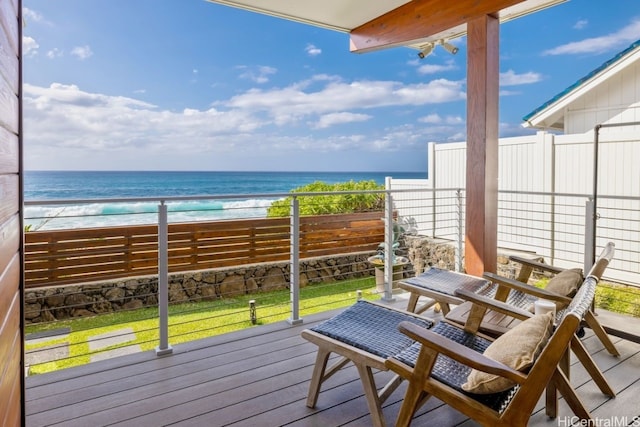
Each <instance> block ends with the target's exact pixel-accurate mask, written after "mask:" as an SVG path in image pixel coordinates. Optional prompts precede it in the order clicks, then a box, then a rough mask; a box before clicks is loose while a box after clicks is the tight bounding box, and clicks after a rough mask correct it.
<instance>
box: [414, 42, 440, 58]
mask: <svg viewBox="0 0 640 427" xmlns="http://www.w3.org/2000/svg"><path fill="white" fill-rule="evenodd" d="M435 47H436V46H435V45H434V44H433V43H429V44H428V45H427V47H425V48H424V49H422V50H421V51H420V52H418V57H419V58H420V59H423V58H424V57H425V56H428V55H429V54H430V53H431V52H433V49H434V48H435Z"/></svg>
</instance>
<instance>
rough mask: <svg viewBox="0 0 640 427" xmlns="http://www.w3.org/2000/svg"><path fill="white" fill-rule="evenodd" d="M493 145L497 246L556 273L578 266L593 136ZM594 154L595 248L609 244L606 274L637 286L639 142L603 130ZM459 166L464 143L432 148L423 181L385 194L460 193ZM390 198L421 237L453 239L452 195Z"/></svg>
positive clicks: (633, 134) (400, 183)
mask: <svg viewBox="0 0 640 427" xmlns="http://www.w3.org/2000/svg"><path fill="white" fill-rule="evenodd" d="M499 144H500V146H499V156H500V159H499V180H500V182H499V190H500V191H501V193H500V196H499V197H500V200H499V204H498V206H499V213H498V215H499V225H498V245H499V246H500V247H503V248H513V249H523V250H530V251H535V252H537V253H538V254H540V255H543V256H545V257H546V258H547V259H549V260H551V261H552V262H553V261H557V262H556V263H557V264H558V265H561V266H563V265H564V266H570V265H573V266H575V264H578V265H580V264H581V262H582V259H583V258H582V257H583V254H584V232H585V203H586V201H587V200H588V198H589V196H591V195H592V194H593V185H594V181H593V180H594V176H595V174H594V133H593V132H587V133H583V134H579V135H553V134H549V133H546V132H538V133H537V134H536V135H532V136H528V137H518V138H505V139H501V140H500V142H499ZM598 154H599V167H598V189H597V191H598V214H599V215H600V220H598V231H597V236H598V245H603V244H604V243H605V242H606V241H608V240H613V241H614V242H615V243H616V247H617V254H618V255H619V256H616V260H615V262H614V265H615V263H618V266H619V267H618V268H617V269H616V268H614V269H612V271H615V270H621V271H622V270H626V271H627V273H625V274H622V272H620V275H619V277H616V278H618V279H620V280H624V281H630V282H632V283H640V280H639V279H638V277H639V276H638V274H640V271H635V270H638V269H639V268H640V267H639V266H640V259H639V258H640V226H639V224H640V167H638V163H639V162H640V135H638V132H637V131H635V130H634V129H633V127H626V128H613V129H610V128H603V129H601V130H600V145H599V151H598ZM465 162H466V144H465V143H454V144H433V143H430V144H429V171H428V177H429V178H428V179H425V180H394V179H391V180H390V181H389V182H390V187H389V188H390V189H392V190H397V189H407V188H416V189H417V188H420V189H424V188H430V189H455V188H460V189H464V188H465V173H466V172H465V171H466V168H465ZM512 191H514V192H515V191H517V192H543V193H556V194H566V195H559V196H553V197H552V196H548V195H531V194H529V195H522V194H511V193H509V192H512ZM568 195H571V196H568ZM611 196H615V197H618V199H615V198H612V197H611ZM395 198H396V200H395V202H396V208H397V209H398V211H399V214H400V215H401V216H409V217H413V218H414V219H416V221H417V222H418V223H419V231H420V233H421V234H424V235H430V236H431V235H436V236H437V237H444V238H451V239H455V238H456V236H457V232H456V228H457V226H458V224H459V218H458V215H457V212H456V209H455V203H456V201H455V191H446V192H442V191H436V192H433V193H432V192H424V191H420V192H418V191H416V192H415V193H413V194H411V193H402V195H397V196H395ZM463 206H464V204H463ZM434 230H436V231H435V232H434ZM550 242H553V243H552V244H550ZM630 275H631V276H630ZM623 276H624V277H623ZM612 277H613V276H612Z"/></svg>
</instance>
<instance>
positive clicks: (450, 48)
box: [440, 40, 460, 55]
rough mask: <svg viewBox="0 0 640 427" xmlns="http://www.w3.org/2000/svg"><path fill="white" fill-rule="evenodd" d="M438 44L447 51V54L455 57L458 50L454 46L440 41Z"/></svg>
mask: <svg viewBox="0 0 640 427" xmlns="http://www.w3.org/2000/svg"><path fill="white" fill-rule="evenodd" d="M440 44H441V45H442V47H443V48H445V49H446V50H447V52H449V53H450V54H452V55H455V54H456V53H458V51H459V50H460V49H458V48H457V47H455V46H454V45H452V44H451V43H449V42H446V41H444V40H440Z"/></svg>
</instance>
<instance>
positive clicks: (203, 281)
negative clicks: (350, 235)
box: [25, 236, 516, 323]
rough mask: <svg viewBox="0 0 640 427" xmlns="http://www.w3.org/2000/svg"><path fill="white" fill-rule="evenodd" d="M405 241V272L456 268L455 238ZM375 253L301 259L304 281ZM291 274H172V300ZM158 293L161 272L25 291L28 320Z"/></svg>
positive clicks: (261, 284)
mask: <svg viewBox="0 0 640 427" xmlns="http://www.w3.org/2000/svg"><path fill="white" fill-rule="evenodd" d="M404 243H405V245H403V246H404V247H405V250H404V251H403V253H402V255H405V256H407V257H408V258H409V260H410V264H409V265H407V266H406V267H405V270H404V272H402V274H403V276H404V277H408V276H411V275H413V274H419V273H422V272H423V271H424V270H425V269H427V268H428V267H432V266H435V267H439V268H442V269H448V270H455V249H454V246H453V243H452V242H451V241H442V240H437V239H431V238H426V237H419V236H405V241H404ZM371 255H372V253H357V254H351V255H344V256H339V257H333V258H314V259H306V260H303V261H301V264H300V286H301V287H305V286H307V285H310V284H315V283H321V282H327V281H338V280H346V279H355V278H361V277H368V276H372V275H374V269H373V268H372V267H371V265H370V264H369V263H368V262H367V258H368V257H369V256H371ZM498 273H499V274H501V275H503V276H507V277H515V274H516V266H515V265H512V264H510V263H509V260H508V255H500V256H499V257H498ZM289 278H290V270H289V263H288V262H282V263H274V264H255V265H250V266H242V267H236V268H225V269H215V270H206V271H194V272H186V273H179V274H171V275H170V277H169V302H170V303H180V302H188V301H211V300H218V299H222V298H225V297H230V298H231V297H237V296H241V295H248V294H253V293H258V292H265V291H273V290H278V289H287V288H288V287H289ZM157 295H158V278H157V276H145V277H136V278H129V279H125V280H116V281H111V282H100V283H88V284H84V285H76V286H64V287H55V288H39V289H35V290H29V291H27V292H26V293H25V320H26V322H27V323H40V322H51V321H55V320H61V319H68V318H73V317H85V316H95V315H97V314H102V313H110V312H113V311H118V310H134V309H138V308H141V307H155V306H157V303H158V298H157Z"/></svg>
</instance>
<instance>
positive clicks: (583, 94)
mask: <svg viewBox="0 0 640 427" xmlns="http://www.w3.org/2000/svg"><path fill="white" fill-rule="evenodd" d="M639 59H640V40H638V41H636V42H635V43H633V44H632V45H631V46H629V47H628V48H626V49H625V50H623V51H622V52H620V53H618V54H617V55H615V56H614V57H613V58H611V59H610V60H609V61H607V62H605V63H604V64H602V65H601V66H600V67H598V68H596V69H595V70H593V71H592V72H590V73H589V74H587V75H586V76H584V77H583V78H581V79H580V80H578V81H577V82H575V83H574V84H572V85H571V86H569V87H568V88H566V89H565V90H564V91H562V92H560V93H559V94H558V95H556V96H554V97H553V98H551V99H550V100H549V101H547V102H545V103H544V104H543V105H541V106H540V107H538V108H536V109H535V110H534V111H532V112H531V113H529V114H527V115H526V116H525V117H524V118H523V120H524V126H525V127H532V128H536V129H541V130H554V131H560V132H562V133H564V134H577V133H584V132H588V131H590V130H593V128H594V127H595V126H597V125H602V124H611V123H622V122H635V121H639V120H640V61H639Z"/></svg>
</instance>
